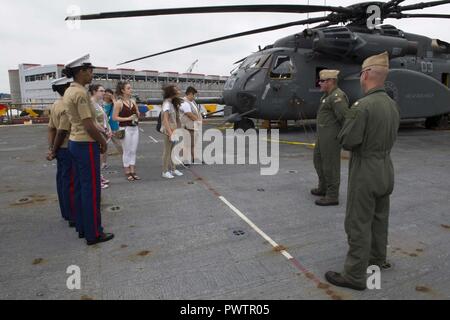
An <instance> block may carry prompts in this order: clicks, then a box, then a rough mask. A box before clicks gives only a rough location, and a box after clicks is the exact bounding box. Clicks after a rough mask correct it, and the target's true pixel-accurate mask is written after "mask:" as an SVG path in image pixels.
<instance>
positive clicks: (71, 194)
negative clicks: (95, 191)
mask: <svg viewBox="0 0 450 320" xmlns="http://www.w3.org/2000/svg"><path fill="white" fill-rule="evenodd" d="M69 190H70V191H69V199H70V216H71V217H72V221H73V222H75V220H76V218H77V214H76V212H75V168H74V167H73V164H72V168H71V169H70V188H69Z"/></svg>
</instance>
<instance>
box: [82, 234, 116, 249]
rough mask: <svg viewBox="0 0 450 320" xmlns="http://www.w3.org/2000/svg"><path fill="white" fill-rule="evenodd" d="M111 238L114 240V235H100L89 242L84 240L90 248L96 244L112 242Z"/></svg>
mask: <svg viewBox="0 0 450 320" xmlns="http://www.w3.org/2000/svg"><path fill="white" fill-rule="evenodd" d="M113 238H114V234H112V233H102V234H101V235H100V236H99V237H98V238H97V239H95V240H91V241H89V240H86V243H87V245H88V246H92V245H94V244H97V243H102V242H106V241H109V240H112V239H113Z"/></svg>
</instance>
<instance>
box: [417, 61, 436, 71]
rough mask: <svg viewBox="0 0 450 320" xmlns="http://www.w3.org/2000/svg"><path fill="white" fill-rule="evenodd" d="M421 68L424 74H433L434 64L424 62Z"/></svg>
mask: <svg viewBox="0 0 450 320" xmlns="http://www.w3.org/2000/svg"><path fill="white" fill-rule="evenodd" d="M420 67H421V69H422V72H423V73H433V62H427V61H422V62H421V63H420Z"/></svg>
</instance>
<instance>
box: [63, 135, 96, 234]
mask: <svg viewBox="0 0 450 320" xmlns="http://www.w3.org/2000/svg"><path fill="white" fill-rule="evenodd" d="M69 151H70V153H71V155H72V158H73V160H74V166H75V179H74V188H75V190H78V192H77V193H76V197H75V207H77V208H81V210H80V211H79V213H80V214H78V215H77V220H76V227H77V231H78V232H79V233H84V235H85V238H86V240H88V241H93V240H95V239H96V238H98V237H99V236H100V235H101V234H102V233H103V228H102V219H101V213H100V197H101V188H100V149H99V146H98V143H97V142H74V141H69Z"/></svg>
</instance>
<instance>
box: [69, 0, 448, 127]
mask: <svg viewBox="0 0 450 320" xmlns="http://www.w3.org/2000/svg"><path fill="white" fill-rule="evenodd" d="M402 2H404V0H391V1H388V2H365V3H358V4H354V5H351V6H348V7H333V6H318V5H242V6H215V7H191V8H175V9H156V10H140V11H123V12H110V13H99V14H92V15H82V16H72V17H68V18H67V19H79V20H94V19H108V18H121V17H137V16H156V15H172V14H193V13H219V12H220V13H224V12H289V13H308V12H320V11H329V12H331V13H330V14H328V15H327V16H325V17H316V18H309V19H304V20H299V21H294V22H291V23H284V24H280V25H275V26H270V27H265V28H259V29H254V30H249V31H245V32H240V33H236V34H231V35H227V36H223V37H219V38H214V39H210V40H206V41H202V42H197V43H194V44H189V45H186V46H182V47H178V48H175V49H170V50H166V51H163V52H159V53H155V54H151V55H148V56H145V57H141V58H137V59H133V60H129V61H126V62H123V63H121V64H125V63H131V62H134V61H138V60H142V59H146V58H150V57H154V56H158V55H161V54H165V53H169V52H173V51H177V50H182V49H187V48H190V47H194V46H199V45H203V44H207V43H212V42H217V41H223V40H227V39H231V38H237V37H242V36H246V35H250V34H256V33H261V32H268V31H272V30H277V29H282V28H287V27H292V26H297V25H306V24H313V23H320V24H319V25H318V26H316V27H314V28H311V29H306V30H304V31H302V32H300V33H296V34H293V35H290V36H287V37H285V38H282V39H279V40H277V41H276V42H275V43H274V44H272V45H269V46H267V47H265V48H263V49H260V50H259V51H258V52H256V53H253V54H251V55H250V56H248V57H246V58H245V59H242V60H240V61H238V62H236V64H237V65H238V66H237V67H236V68H235V69H234V70H233V71H232V72H231V77H230V78H229V79H228V81H227V82H226V84H225V87H224V92H223V97H221V98H212V99H211V98H209V99H205V101H199V102H200V103H202V102H203V103H206V102H216V103H223V104H226V105H227V107H228V108H231V109H232V115H231V116H230V117H229V118H228V119H227V120H228V122H233V123H234V126H235V129H238V128H241V129H244V130H246V129H249V128H253V127H254V122H253V121H252V120H251V119H252V118H253V119H264V120H303V119H315V117H316V113H317V109H318V106H319V104H318V101H319V99H320V97H321V95H322V93H321V92H320V91H319V86H318V79H319V72H320V71H321V70H323V69H338V70H340V71H341V73H340V78H339V86H340V87H341V88H342V89H343V90H344V91H345V92H346V93H347V95H348V97H349V99H350V101H351V102H354V101H356V100H357V99H359V98H360V97H362V95H363V94H362V91H361V89H360V84H359V72H360V70H361V67H360V66H361V63H362V61H363V60H364V59H366V58H367V57H369V56H371V55H375V54H379V53H381V52H384V51H387V52H388V53H389V57H390V72H389V76H388V79H387V82H386V89H387V92H388V94H389V95H390V96H391V97H392V98H393V99H395V100H396V102H397V103H398V105H399V109H400V110H399V111H400V116H401V118H402V119H415V118H426V122H425V124H426V127H427V128H434V127H445V126H447V125H448V117H449V114H450V90H449V86H450V44H449V43H447V42H444V41H441V40H438V39H431V38H428V37H426V36H422V35H418V34H411V33H406V32H403V31H402V30H399V29H397V28H396V27H394V26H392V25H382V24H381V23H382V22H383V20H384V19H387V18H395V19H404V18H441V19H442V18H443V19H449V18H450V15H449V14H422V13H420V14H409V13H405V12H407V11H410V10H416V9H424V8H428V7H434V6H439V5H443V4H448V3H450V0H447V1H432V2H425V3H418V4H414V5H408V6H400V4H401V3H402ZM373 8H375V9H376V10H375V9H373ZM371 10H375V11H377V15H378V16H377V19H378V20H377V24H376V25H370V24H369V22H370V21H371V20H370V19H371V18H373V14H374V12H375V11H371ZM338 24H342V26H336V25H338ZM152 102H154V101H152Z"/></svg>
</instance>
